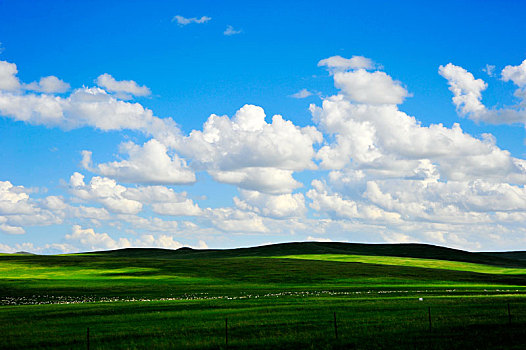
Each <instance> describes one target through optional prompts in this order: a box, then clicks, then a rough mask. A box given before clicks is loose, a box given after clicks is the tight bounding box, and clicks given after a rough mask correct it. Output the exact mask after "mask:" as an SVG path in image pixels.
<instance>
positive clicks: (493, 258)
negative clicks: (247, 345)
mask: <svg viewBox="0 0 526 350" xmlns="http://www.w3.org/2000/svg"><path fill="white" fill-rule="evenodd" d="M96 254H104V255H106V256H111V257H126V258H155V259H199V258H233V257H270V256H285V255H297V254H301V255H305V254H353V255H370V256H395V257H407V258H421V259H437V260H448V261H460V262H470V263H477V264H487V265H493V266H501V267H526V254H525V253H523V252H508V253H490V252H488V253H472V252H467V251H463V250H458V249H452V248H445V247H440V246H434V245H429V244H416V243H401V244H361V243H339V242H292V243H280V244H272V245H265V246H258V247H250V248H236V249H192V248H187V247H185V248H180V249H177V250H170V249H155V248H126V249H118V250H110V251H101V252H96Z"/></svg>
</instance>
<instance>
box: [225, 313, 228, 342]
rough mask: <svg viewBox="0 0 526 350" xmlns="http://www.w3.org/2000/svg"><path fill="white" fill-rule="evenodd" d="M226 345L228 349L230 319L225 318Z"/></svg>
mask: <svg viewBox="0 0 526 350" xmlns="http://www.w3.org/2000/svg"><path fill="white" fill-rule="evenodd" d="M225 344H226V347H227V348H228V317H226V318H225Z"/></svg>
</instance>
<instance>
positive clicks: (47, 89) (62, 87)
mask: <svg viewBox="0 0 526 350" xmlns="http://www.w3.org/2000/svg"><path fill="white" fill-rule="evenodd" d="M69 88H70V85H69V84H68V83H66V82H64V81H63V80H60V79H59V78H57V77H55V76H53V75H50V76H48V77H43V78H40V81H39V82H36V81H34V82H32V83H30V84H25V85H24V89H26V90H32V91H37V92H43V93H46V94H54V93H64V92H66V91H68V90H69Z"/></svg>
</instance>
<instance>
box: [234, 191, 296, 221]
mask: <svg viewBox="0 0 526 350" xmlns="http://www.w3.org/2000/svg"><path fill="white" fill-rule="evenodd" d="M234 203H235V204H236V206H237V207H238V208H239V209H241V210H248V211H254V212H256V213H258V214H260V215H263V216H268V217H272V218H290V217H302V216H303V215H305V213H306V207H305V198H304V196H303V194H302V193H295V194H290V193H288V194H283V195H269V194H265V193H261V192H257V191H246V190H241V198H237V197H234Z"/></svg>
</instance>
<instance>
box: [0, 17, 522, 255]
mask: <svg viewBox="0 0 526 350" xmlns="http://www.w3.org/2000/svg"><path fill="white" fill-rule="evenodd" d="M187 20H189V21H190V22H188V23H192V22H195V23H204V22H206V21H207V20H206V19H204V20H203V18H201V19H187ZM178 21H179V20H178ZM199 21H201V22H199ZM183 22H184V21H183ZM188 23H185V24H188ZM318 65H319V66H321V67H326V68H327V70H328V72H329V74H330V75H331V76H332V78H333V79H334V85H335V87H336V88H337V90H338V92H337V93H336V94H335V95H332V96H326V97H323V98H322V101H321V103H314V104H311V105H310V107H309V110H310V112H311V114H312V121H313V123H312V125H308V126H298V125H296V124H295V123H294V122H292V121H290V120H287V119H286V118H284V117H283V116H281V115H274V116H272V117H270V116H267V115H266V114H265V111H264V109H263V108H262V107H260V106H255V105H250V104H247V105H245V106H242V107H241V108H240V109H239V110H238V111H237V112H236V113H235V114H234V115H233V116H227V115H223V116H219V115H215V114H212V115H210V116H209V117H208V119H206V121H204V123H203V125H202V128H201V129H198V130H192V131H191V132H189V133H187V134H185V133H183V132H182V131H181V130H180V129H179V127H178V126H177V124H176V121H174V120H172V119H171V118H159V117H157V116H155V115H154V113H153V111H152V110H150V109H148V108H145V107H143V106H142V105H141V104H140V103H138V102H134V101H133V100H134V98H135V97H140V96H148V95H150V94H151V91H150V89H149V88H148V87H146V86H144V85H139V84H138V83H136V82H135V81H133V80H125V81H117V80H115V79H114V78H113V77H112V76H111V75H110V74H107V73H105V74H102V75H100V76H99V77H98V79H97V80H96V83H97V85H98V87H81V88H76V89H73V90H71V91H70V89H71V87H70V85H69V84H68V83H66V82H64V81H62V80H60V79H59V78H57V77H54V76H49V77H44V78H42V79H40V81H39V82H32V83H29V84H26V83H23V82H21V81H20V80H19V78H18V76H17V74H18V69H17V67H16V65H15V64H13V63H9V62H5V61H0V115H2V116H4V117H6V118H11V119H13V120H15V121H20V122H24V123H27V124H29V125H44V126H46V127H56V128H60V129H62V130H64V132H68V130H71V129H75V128H81V127H89V128H93V129H97V130H100V131H102V132H108V131H128V132H130V131H131V132H135V133H137V134H138V135H141V136H142V137H144V138H146V140H145V141H144V142H143V143H142V144H141V143H139V144H137V143H136V142H133V141H129V140H124V139H123V140H122V144H121V146H120V148H119V152H120V154H121V155H122V157H120V158H119V159H116V160H114V161H109V162H101V163H98V162H94V160H93V159H97V158H98V155H97V154H93V152H92V150H89V149H86V150H84V151H83V152H82V157H80V159H79V162H80V164H81V167H82V168H79V169H78V171H77V172H74V173H73V174H71V175H70V177H69V178H68V179H63V180H64V181H63V185H64V186H65V188H66V189H67V191H66V194H62V195H56V194H52V195H42V194H35V193H32V190H31V189H30V188H26V187H24V186H23V184H19V183H17V181H16V179H1V180H4V181H1V182H0V231H2V232H3V233H4V234H11V235H23V234H24V233H25V232H26V229H27V228H28V227H33V226H49V225H64V224H66V225H70V226H71V227H72V229H71V231H70V233H68V234H67V235H65V236H64V238H63V239H62V240H61V241H60V242H51V243H49V244H47V245H46V246H38V247H37V246H32V245H31V243H24V244H25V245H24V244H22V243H21V244H18V245H15V246H8V245H5V244H3V245H0V250H3V251H15V250H23V249H26V250H27V249H30V250H33V251H37V252H39V251H42V252H46V251H52V250H57V251H78V250H91V249H115V248H119V247H129V246H156V247H167V248H174V247H180V246H181V245H182V243H180V241H181V239H186V238H188V237H189V236H192V237H194V238H195V237H196V238H198V239H200V240H201V241H203V239H204V238H206V237H213V236H214V235H231V234H236V235H239V234H251V235H262V236H263V235H268V237H269V238H268V240H271V239H272V235H273V234H276V233H281V234H282V235H283V236H288V237H290V240H303V239H306V238H308V237H311V238H312V236H317V237H319V239H331V238H333V239H335V240H344V239H345V240H350V241H351V240H353V239H354V237H357V233H359V234H360V235H361V236H359V237H361V238H360V239H361V240H364V239H365V240H367V238H363V237H370V239H369V240H370V241H388V242H402V241H421V242H430V243H437V244H444V245H448V246H455V247H461V248H466V249H489V247H495V246H497V247H499V246H502V247H506V246H510V244H512V243H510V242H521V243H526V232H525V229H524V228H523V226H524V225H523V224H524V222H525V220H526V199H525V198H526V192H525V189H524V184H525V183H526V161H525V160H524V159H520V158H516V157H513V156H512V155H511V154H510V152H508V151H506V150H503V149H501V148H499V147H498V146H497V144H496V140H495V137H494V136H493V135H491V134H484V135H482V137H480V138H477V137H474V136H472V135H470V134H469V133H466V132H465V131H464V130H463V129H462V127H461V126H460V124H458V123H455V124H454V125H452V126H451V127H447V126H444V125H442V124H430V125H429V126H423V125H422V124H421V123H420V122H419V121H418V119H417V118H416V117H413V116H410V115H408V114H406V113H405V112H403V111H402V110H401V109H400V107H399V106H400V105H401V104H402V103H403V102H404V100H405V99H407V98H409V97H411V92H410V88H408V87H406V86H404V85H403V83H402V82H400V81H397V80H395V79H393V78H392V77H391V76H389V75H388V74H387V73H386V72H383V71H381V70H379V69H377V68H376V67H377V66H376V65H375V63H374V62H373V61H372V60H371V59H368V58H365V57H362V56H353V57H352V58H350V59H346V58H343V57H340V56H333V57H329V58H327V59H323V60H321V61H320V62H319V64H318ZM439 74H440V75H442V76H443V77H444V78H445V79H446V80H447V83H448V84H449V89H450V90H451V92H452V93H453V103H454V104H455V106H456V107H457V110H458V113H459V114H460V115H461V116H463V117H468V118H471V119H473V120H475V121H478V122H485V123H508V124H509V123H521V124H524V123H525V117H526V113H525V109H524V108H525V102H524V101H525V100H526V93H525V89H526V60H525V61H524V62H522V63H521V64H520V65H517V66H511V65H510V66H506V67H505V68H504V69H503V70H502V72H501V79H502V80H503V81H505V82H510V83H513V84H514V85H515V86H516V90H515V93H514V96H515V98H516V99H517V100H518V104H517V105H513V106H508V107H501V108H491V107H487V106H485V105H484V104H483V102H482V94H483V91H485V90H486V88H487V83H486V82H484V81H483V80H482V79H480V78H479V79H476V78H475V77H474V76H473V74H472V73H470V72H468V71H467V70H466V69H464V68H462V67H459V66H456V65H454V64H452V63H448V64H446V65H443V66H440V67H439ZM444 88H446V85H445V84H444ZM68 91H70V92H69V93H68ZM302 91H305V93H303V94H300V95H298V94H295V95H298V96H295V95H294V96H295V97H308V96H310V95H309V94H310V93H309V94H307V93H306V92H308V91H307V90H302ZM86 174H91V175H86ZM200 174H206V176H209V177H210V178H211V179H212V180H213V181H215V182H216V183H218V186H227V185H231V186H235V188H236V189H237V194H236V195H233V196H232V195H230V196H231V203H232V204H231V205H230V206H228V205H225V206H216V207H213V206H204V205H201V204H200V199H199V198H198V196H194V197H192V196H190V195H189V194H188V193H186V192H184V191H180V190H178V189H177V187H176V186H178V185H189V184H195V185H194V186H198V185H199V181H200ZM219 184H221V185H219ZM225 193H228V192H225ZM97 227H112V228H114V229H115V230H118V231H119V232H127V233H128V234H132V235H134V238H130V237H124V236H123V235H118V236H115V237H114V236H113V235H114V234H113V235H112V234H109V233H106V232H101V231H99V232H97V229H95V228H97ZM174 237H175V238H177V240H174V239H175V238H174ZM342 238H343V239H342ZM199 245H200V246H205V245H206V243H204V241H203V242H201V243H199Z"/></svg>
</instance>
